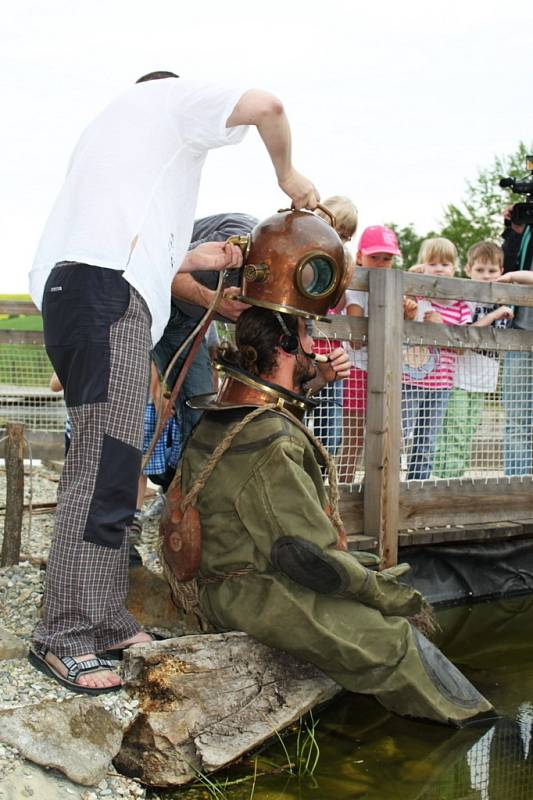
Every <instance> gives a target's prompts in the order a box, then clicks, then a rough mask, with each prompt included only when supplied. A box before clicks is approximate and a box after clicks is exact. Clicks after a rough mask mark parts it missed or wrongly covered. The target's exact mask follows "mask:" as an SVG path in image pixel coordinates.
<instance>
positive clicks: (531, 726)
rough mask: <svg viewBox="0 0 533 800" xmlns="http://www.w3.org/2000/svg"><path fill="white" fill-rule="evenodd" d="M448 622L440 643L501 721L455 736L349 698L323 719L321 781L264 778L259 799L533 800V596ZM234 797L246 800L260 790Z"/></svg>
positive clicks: (461, 612) (460, 611)
mask: <svg viewBox="0 0 533 800" xmlns="http://www.w3.org/2000/svg"><path fill="white" fill-rule="evenodd" d="M439 619H440V621H441V624H442V628H443V630H442V632H441V634H440V636H439V642H438V643H439V644H440V645H441V646H442V648H443V650H444V651H445V652H446V654H447V655H448V656H449V657H450V658H451V659H452V660H453V661H454V662H455V663H456V664H457V665H458V666H459V667H460V668H461V669H463V670H464V671H465V672H466V674H467V675H468V677H469V678H470V680H472V681H473V683H474V684H475V685H476V686H477V687H478V688H479V689H480V691H481V692H482V693H483V694H484V695H485V696H486V697H488V698H489V699H490V700H491V701H492V702H493V703H494V705H495V706H496V708H497V709H498V711H499V712H500V714H501V715H502V716H501V718H500V719H498V720H497V721H496V722H493V723H491V724H489V725H487V724H485V726H482V727H467V728H465V729H463V730H453V729H451V728H446V727H444V726H440V725H436V724H430V723H422V722H418V721H408V720H405V719H402V718H400V717H397V716H394V715H392V714H389V713H388V712H387V711H385V709H383V708H382V707H381V706H380V705H379V704H378V703H377V702H375V701H374V700H373V699H371V698H367V697H363V696H360V695H357V696H356V695H349V694H347V695H345V696H343V698H342V699H341V700H340V701H338V702H337V703H336V704H335V705H334V706H332V707H330V708H329V709H327V710H325V711H323V712H322V713H321V714H319V716H320V723H319V726H318V731H319V745H320V749H321V757H320V763H319V768H318V771H317V774H315V777H314V779H313V780H309V779H308V780H300V781H298V779H296V778H292V779H290V780H287V778H286V776H285V777H284V776H281V775H279V774H278V775H271V776H267V777H263V778H261V779H260V780H259V781H258V782H257V785H256V787H255V791H254V795H253V797H254V800H356V798H361V800H532V799H533V740H532V733H533V670H532V669H531V666H532V663H533V637H531V635H530V631H531V630H532V628H533V597H527V598H521V599H519V600H515V601H513V602H510V601H505V602H500V603H491V604H485V605H479V606H475V607H474V608H473V609H468V608H457V609H450V610H447V611H445V612H443V613H442V614H441V615H439ZM286 745H287V747H288V749H289V752H290V751H291V741H290V740H287V742H286ZM267 760H276V761H277V762H278V763H282V762H283V761H284V759H283V754H282V751H281V748H280V747H279V746H276V747H271V748H269V750H268V751H267V752H266V753H265V754H262V755H261V757H260V768H261V763H266V762H267ZM184 796H186V794H185V795H181V794H180V797H184ZM226 796H227V797H228V798H230V797H231V798H234V800H245V798H249V797H250V788H249V786H248V787H247V788H246V789H245V788H244V787H243V788H242V789H236V790H235V792H234V793H233V792H232V793H228V794H227V795H226Z"/></svg>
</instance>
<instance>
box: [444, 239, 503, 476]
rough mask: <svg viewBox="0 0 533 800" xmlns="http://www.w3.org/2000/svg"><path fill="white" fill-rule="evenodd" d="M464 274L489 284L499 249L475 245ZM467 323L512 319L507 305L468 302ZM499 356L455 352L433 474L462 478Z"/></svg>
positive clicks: (499, 269) (499, 323) (498, 324)
mask: <svg viewBox="0 0 533 800" xmlns="http://www.w3.org/2000/svg"><path fill="white" fill-rule="evenodd" d="M465 273H466V275H468V277H469V278H471V279H472V280H473V281H482V282H484V283H491V282H492V281H496V280H498V278H499V277H500V276H501V275H502V273H503V251H502V249H501V247H499V245H497V244H496V243H495V242H490V241H484V242H478V243H477V244H474V245H473V246H472V247H471V248H470V250H469V251H468V254H467V262H466V267H465ZM469 305H470V307H471V309H472V323H471V324H472V325H475V326H476V327H480V328H486V327H488V326H493V327H495V328H506V327H508V326H509V324H510V322H511V320H512V319H513V316H514V314H513V310H512V309H511V308H509V306H498V305H494V304H491V305H487V304H482V303H475V302H472V303H469ZM499 368H500V359H499V356H498V353H497V352H495V351H490V350H483V351H476V350H465V351H463V353H462V354H461V355H459V356H458V358H457V362H456V367H455V380H454V389H453V391H452V393H451V395H450V401H449V403H448V408H447V411H446V417H445V419H444V424H443V426H442V429H441V432H440V434H439V437H438V440H437V451H436V454H435V461H434V465H433V473H434V475H435V476H436V477H437V478H462V476H463V475H464V474H465V471H466V469H467V468H468V465H469V463H470V451H471V447H472V439H473V438H474V434H475V432H476V430H477V428H478V425H479V422H480V419H481V414H482V413H483V409H484V406H485V398H486V395H487V394H493V393H494V392H495V391H496V389H497V385H498V372H499Z"/></svg>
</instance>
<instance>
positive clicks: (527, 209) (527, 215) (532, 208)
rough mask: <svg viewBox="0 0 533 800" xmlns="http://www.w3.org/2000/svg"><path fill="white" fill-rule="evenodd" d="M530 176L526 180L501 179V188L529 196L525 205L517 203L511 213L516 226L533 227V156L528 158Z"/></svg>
mask: <svg viewBox="0 0 533 800" xmlns="http://www.w3.org/2000/svg"><path fill="white" fill-rule="evenodd" d="M526 167H527V169H528V170H529V175H526V176H525V177H524V178H520V179H517V178H500V187H501V188H502V189H510V190H511V191H512V192H514V193H515V194H527V196H528V197H527V200H526V202H525V203H515V204H514V206H513V210H512V212H511V222H514V223H515V225H533V155H532V156H526Z"/></svg>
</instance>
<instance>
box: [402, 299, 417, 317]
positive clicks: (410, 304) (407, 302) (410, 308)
mask: <svg viewBox="0 0 533 800" xmlns="http://www.w3.org/2000/svg"><path fill="white" fill-rule="evenodd" d="M417 311H418V303H417V302H416V300H414V299H413V298H412V297H404V298H403V318H404V319H408V320H411V322H413V320H415V319H416V312H417Z"/></svg>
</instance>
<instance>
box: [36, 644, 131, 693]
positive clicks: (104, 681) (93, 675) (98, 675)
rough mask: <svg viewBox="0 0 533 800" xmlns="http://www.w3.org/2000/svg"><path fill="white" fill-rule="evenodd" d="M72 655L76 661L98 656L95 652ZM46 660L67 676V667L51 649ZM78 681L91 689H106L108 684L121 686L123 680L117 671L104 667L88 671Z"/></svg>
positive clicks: (80, 684)
mask: <svg viewBox="0 0 533 800" xmlns="http://www.w3.org/2000/svg"><path fill="white" fill-rule="evenodd" d="M72 657H73V659H74V661H77V662H78V663H79V662H80V661H89V660H90V659H92V658H96V655H95V654H94V653H86V654H85V655H83V656H72ZM45 661H48V663H49V664H50V666H51V667H53V668H54V669H55V670H56V672H59V674H60V675H63V676H64V677H65V678H66V677H67V673H68V670H67V668H66V667H65V665H64V664H63V662H62V661H61V660H60V659H59V658H58V657H57V656H55V655H54V654H53V653H51V652H50V650H49V651H48V652H47V654H46V656H45ZM76 683H77V684H78V686H88V687H89V688H90V689H105V688H107V687H108V686H120V684H121V683H122V681H121V680H120V677H119V676H118V675H117V673H116V672H112V671H111V670H109V669H102V670H97V671H95V672H88V673H86V674H85V675H83V674H82V675H79V676H78V678H77V680H76Z"/></svg>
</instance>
